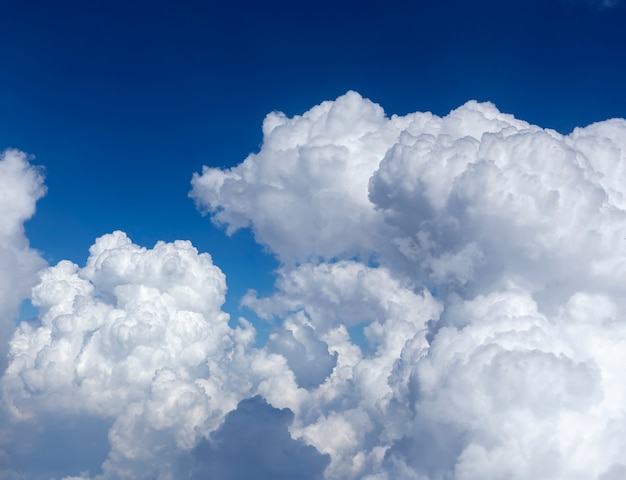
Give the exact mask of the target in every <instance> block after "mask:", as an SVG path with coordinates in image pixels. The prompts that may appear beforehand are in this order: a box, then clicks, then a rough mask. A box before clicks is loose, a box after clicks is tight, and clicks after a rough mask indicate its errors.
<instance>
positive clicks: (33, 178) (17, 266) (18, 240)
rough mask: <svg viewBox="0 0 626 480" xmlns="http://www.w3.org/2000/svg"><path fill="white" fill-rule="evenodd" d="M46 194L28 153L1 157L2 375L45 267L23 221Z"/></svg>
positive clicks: (0, 288) (0, 333) (0, 279)
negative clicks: (21, 312) (18, 322)
mask: <svg viewBox="0 0 626 480" xmlns="http://www.w3.org/2000/svg"><path fill="white" fill-rule="evenodd" d="M45 192H46V189H45V187H44V185H43V175H42V173H41V170H40V169H38V168H37V167H34V166H32V165H31V164H30V163H29V159H28V158H27V156H26V154H24V153H22V152H20V151H18V150H6V151H5V152H3V153H1V154H0V272H2V273H1V274H0V372H3V371H4V369H5V368H6V365H7V363H6V355H7V340H8V339H9V338H10V337H11V334H12V332H13V330H14V329H15V324H14V322H13V319H14V317H15V316H16V315H17V310H18V307H19V305H20V303H21V302H22V300H24V299H25V298H27V297H28V294H29V290H30V288H31V287H32V286H33V284H34V283H35V281H36V274H37V271H38V270H39V269H40V268H42V267H43V266H44V265H45V263H44V261H43V259H42V258H41V257H40V256H39V254H38V253H37V252H36V251H34V250H33V249H31V248H29V244H28V239H27V238H26V236H25V235H24V222H26V221H27V220H28V219H29V218H31V217H32V215H33V214H34V213H35V204H36V202H37V200H39V199H40V198H41V197H42V196H43V195H44V194H45Z"/></svg>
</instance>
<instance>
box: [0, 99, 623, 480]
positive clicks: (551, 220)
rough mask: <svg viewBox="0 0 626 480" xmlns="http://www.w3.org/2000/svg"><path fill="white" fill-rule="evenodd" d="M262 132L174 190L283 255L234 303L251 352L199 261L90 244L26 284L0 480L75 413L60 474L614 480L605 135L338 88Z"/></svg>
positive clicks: (610, 147) (618, 231)
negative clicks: (272, 283)
mask: <svg viewBox="0 0 626 480" xmlns="http://www.w3.org/2000/svg"><path fill="white" fill-rule="evenodd" d="M263 128H264V143H263V145H262V147H261V150H260V152H258V153H257V154H254V155H251V156H249V157H248V158H247V159H246V160H245V161H244V162H243V163H242V164H241V165H239V166H236V167H234V168H232V169H229V170H219V169H205V170H204V171H203V173H202V174H199V175H195V176H194V178H193V190H192V193H191V195H192V196H193V197H194V199H195V201H196V202H197V204H198V207H199V208H200V209H201V210H203V211H206V212H208V213H209V214H210V215H211V216H212V219H213V221H215V222H216V223H218V224H221V225H223V226H224V227H225V228H226V230H227V231H229V232H233V231H235V230H236V229H239V228H248V227H249V228H251V229H252V230H253V231H254V234H255V236H256V238H257V240H258V241H259V242H260V243H262V244H264V245H265V246H266V247H267V248H268V249H269V250H270V251H271V252H273V253H274V254H275V255H276V256H277V257H278V258H279V259H280V260H281V261H282V266H281V268H280V269H279V270H278V271H277V281H276V290H275V292H274V293H273V294H271V295H269V296H267V297H259V295H258V294H257V293H255V292H252V291H251V292H249V293H248V294H247V295H246V296H245V297H244V299H243V302H242V303H243V304H244V305H245V306H246V307H248V308H249V309H251V310H253V311H254V312H255V313H256V315H258V316H259V317H260V318H263V319H265V320H267V321H268V322H272V323H273V325H274V328H273V330H272V332H271V333H270V336H269V340H268V343H267V344H266V345H265V346H263V347H261V348H254V347H253V344H254V334H255V331H254V328H253V327H252V326H251V325H250V324H248V323H247V322H246V321H245V320H244V319H240V325H239V327H237V328H233V327H232V326H230V325H229V317H228V315H227V314H226V313H224V312H223V311H222V305H223V302H224V298H225V294H226V281H225V278H224V275H223V274H222V272H221V271H220V270H219V269H218V268H217V267H216V266H215V265H213V263H212V260H211V258H210V256H209V255H208V254H205V253H198V252H197V251H196V250H195V248H193V246H191V244H190V243H188V242H183V241H180V242H174V243H162V242H160V243H157V245H155V246H154V248H152V249H146V248H143V247H139V246H137V245H134V244H133V243H132V242H131V241H130V240H129V239H128V238H127V237H126V235H125V234H123V233H121V232H115V233H113V234H111V235H105V236H104V237H101V238H100V239H98V240H97V241H96V243H95V244H94V246H93V247H92V248H91V250H90V257H89V259H88V261H87V264H86V265H85V266H84V267H82V268H81V267H79V266H77V265H74V264H72V263H70V262H60V263H59V264H58V265H56V266H54V267H51V268H48V269H46V270H43V271H42V272H41V274H40V278H39V282H38V283H37V285H36V286H35V288H34V290H33V294H32V302H33V304H34V305H35V306H36V307H38V308H39V312H40V318H39V322H40V323H39V324H34V323H33V324H22V325H21V326H20V327H19V329H18V330H17V332H16V333H15V334H14V335H13V337H12V338H11V341H10V345H11V357H10V363H9V367H8V369H7V371H6V373H5V375H4V376H3V378H2V381H1V382H0V386H1V388H2V390H1V391H2V401H3V404H4V406H5V411H4V413H3V415H4V416H3V420H5V421H4V422H0V424H4V425H6V426H5V427H3V428H4V430H3V431H2V432H0V433H3V438H7V439H9V440H5V441H4V444H3V443H0V452H3V453H4V456H5V459H4V460H3V459H2V457H0V462H3V461H4V462H5V464H7V465H9V466H10V468H11V469H12V471H13V472H16V475H17V473H18V472H19V469H20V468H24V467H23V465H24V459H25V458H27V454H24V453H19V452H18V450H19V449H20V448H22V447H24V448H26V447H25V446H27V444H28V438H27V437H28V435H31V434H30V433H29V432H33V431H35V430H36V429H43V431H44V432H49V431H57V430H58V429H59V427H58V424H59V419H60V418H79V419H85V420H86V421H85V422H84V424H81V425H80V426H77V425H71V424H70V425H68V426H66V428H65V430H63V431H64V432H67V433H68V437H69V438H74V439H76V438H80V436H81V435H83V434H84V432H85V431H86V429H87V427H88V426H90V425H94V427H93V429H95V430H96V431H97V432H98V434H99V435H100V438H102V435H106V436H107V438H108V445H107V447H106V448H103V447H102V446H100V447H98V449H94V451H92V452H90V455H91V457H90V458H92V459H93V458H96V457H97V455H100V462H96V461H95V460H92V461H90V462H83V463H82V464H81V465H78V464H76V468H75V469H74V470H72V469H69V468H66V469H65V470H63V471H62V470H60V469H57V470H55V471H54V472H53V475H56V476H57V477H61V476H63V475H66V476H69V475H72V476H74V477H75V478H85V479H86V478H93V477H94V476H96V478H162V479H166V478H180V477H184V476H191V477H197V478H201V477H202V476H203V475H204V476H206V475H210V474H212V475H221V476H224V477H225V478H229V476H230V477H237V476H241V475H246V474H247V473H246V472H248V470H247V467H248V466H250V465H253V466H254V468H255V469H256V471H257V472H260V473H259V475H260V476H263V475H265V476H267V477H271V476H272V475H273V476H275V477H276V476H280V475H283V476H286V477H289V476H294V475H295V474H294V472H295V471H297V468H298V465H299V464H300V466H301V467H302V468H307V469H308V470H307V472H308V474H309V476H310V477H312V478H317V477H319V475H320V474H321V472H322V470H323V475H324V476H325V478H329V479H339V478H341V479H345V478H370V479H373V478H378V479H392V478H414V479H420V480H424V479H430V480H436V479H444V478H454V479H468V480H469V479H478V478H480V479H483V478H512V479H516V478H518V479H526V478H567V479H570V478H581V479H582V478H585V479H586V478H603V479H610V478H617V477H619V475H621V474H622V472H623V470H624V468H625V467H624V465H626V458H625V456H624V453H623V452H625V451H626V448H625V447H626V417H625V416H624V414H623V405H624V402H626V380H624V379H623V375H622V373H621V370H622V369H623V365H624V363H625V362H626V353H624V352H626V348H625V347H626V323H625V322H624V311H625V307H626V301H625V297H624V295H623V288H622V285H623V284H624V282H625V281H626V278H625V276H626V241H625V240H624V237H625V236H626V199H625V196H624V195H625V194H626V187H625V186H624V185H626V178H625V177H626V143H625V141H624V139H625V138H626V121H624V120H609V121H606V122H601V123H598V124H594V125H590V126H588V127H585V128H579V129H576V130H574V131H573V132H572V133H571V134H569V135H561V134H559V133H558V132H555V131H552V130H545V129H542V128H540V127H538V126H534V125H530V124H528V123H526V122H523V121H521V120H518V119H515V118H514V117H513V116H511V115H506V114H502V113H501V112H499V111H498V110H497V108H496V107H495V106H494V105H491V104H488V103H482V104H481V103H477V102H468V103H467V104H465V105H463V106H461V107H459V108H458V109H456V110H453V111H452V112H450V113H449V114H448V115H446V116H443V117H438V116H435V115H432V114H430V113H414V114H410V115H406V116H403V117H398V116H393V117H386V116H385V115H384V112H383V111H382V109H381V108H380V107H379V106H377V105H375V104H374V103H372V102H370V101H369V100H365V99H363V98H361V97H360V96H359V95H358V94H356V93H354V92H350V93H348V94H346V95H345V96H343V97H340V98H339V99H337V100H336V101H334V102H324V103H323V104H321V105H319V106H316V107H314V108H313V109H311V110H310V111H309V112H306V113H305V114H303V115H302V116H298V117H295V118H293V119H290V118H287V117H286V116H285V115H282V114H280V113H273V114H270V115H269V116H268V117H267V119H266V121H265V123H264V127H263ZM361 332H362V333H361ZM361 336H362V339H361V340H359V341H357V340H356V339H357V338H359V337H361ZM285 409H289V410H285ZM87 419H90V422H91V423H89V422H87ZM20 426H21V427H20ZM55 429H57V430H55ZM287 432H288V433H289V435H288V434H287ZM50 435H51V436H52V434H50ZM31 436H32V435H31ZM260 439H266V440H267V442H266V443H265V444H264V445H263V446H262V448H259V449H258V450H256V451H254V452H252V451H250V448H251V445H254V444H255V443H258V442H259V441H260ZM7 442H8V443H7ZM31 443H32V442H31ZM313 447H314V448H313ZM20 451H21V450H20ZM281 452H283V453H284V452H290V453H289V455H287V456H285V455H283V453H281ZM11 455H13V456H14V457H15V458H17V459H18V460H17V461H16V460H12V459H11V458H8V457H10V456H11ZM7 458H8V459H7ZM272 458H273V459H274V460H275V461H272ZM242 459H246V462H247V463H246V464H243V463H241V462H240V460H242ZM294 459H297V461H294ZM11 462H12V463H11ZM102 462H104V463H103V464H102V468H101V469H100V467H99V463H102ZM237 462H239V463H237ZM94 463H97V464H98V466H96V467H94ZM0 465H2V463H0ZM87 470H88V471H87ZM81 472H82V473H81ZM26 473H28V472H26ZM30 473H31V474H32V475H31V478H37V476H36V474H37V472H34V471H31V472H30ZM98 475H99V476H98ZM68 478H70V477H68Z"/></svg>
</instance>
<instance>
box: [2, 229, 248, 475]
mask: <svg viewBox="0 0 626 480" xmlns="http://www.w3.org/2000/svg"><path fill="white" fill-rule="evenodd" d="M225 293H226V284H225V277H224V275H223V273H222V272H221V271H220V270H219V269H218V268H217V267H216V266H215V265H213V263H212V260H211V257H210V256H209V255H208V254H206V253H204V254H199V253H198V252H197V250H196V249H195V248H194V247H193V246H192V245H191V244H190V243H189V242H185V241H177V242H174V243H163V242H159V243H157V244H156V245H155V246H154V248H152V249H146V248H143V247H139V246H137V245H135V244H133V243H132V242H131V241H130V239H129V238H128V237H127V236H126V235H125V234H124V233H122V232H115V233H113V234H110V235H105V236H103V237H101V238H99V239H98V240H97V241H96V243H95V244H94V245H93V246H92V247H91V249H90V256H89V259H88V261H87V265H86V266H85V267H83V268H80V267H78V266H77V265H75V264H73V263H71V262H68V261H62V262H60V263H59V264H58V265H56V266H54V267H50V268H48V269H46V270H44V271H42V272H41V274H40V279H39V283H38V284H37V285H36V286H35V287H34V289H33V295H32V303H33V304H34V305H35V306H36V307H37V308H38V309H39V312H40V319H39V320H40V322H39V324H35V325H33V324H31V323H22V324H21V325H20V326H19V328H18V330H17V332H16V333H15V334H14V336H13V338H12V339H11V343H10V345H11V348H10V354H9V358H10V364H9V367H8V369H7V371H6V373H5V375H4V377H3V379H2V394H3V400H4V406H5V409H6V410H7V411H8V415H9V418H10V420H11V421H12V422H18V421H20V420H21V421H22V422H24V423H25V424H26V425H32V424H33V423H35V424H36V423H38V422H40V420H39V419H40V417H42V416H43V417H44V418H50V417H51V418H56V417H58V416H59V415H64V416H66V415H76V416H79V417H85V418H96V419H102V420H104V422H102V424H104V425H106V424H107V422H106V421H108V427H109V430H108V441H109V443H110V451H109V452H108V454H107V456H106V457H105V458H101V459H100V463H103V462H104V463H103V472H104V476H105V478H148V477H159V476H160V475H163V474H164V472H165V473H167V472H168V471H170V470H172V469H174V466H175V465H176V464H177V462H178V461H179V457H180V453H179V451H183V452H185V451H187V452H189V451H190V449H191V448H192V447H193V446H195V445H196V443H197V441H198V440H199V439H200V438H201V437H202V436H203V435H205V434H207V433H208V432H211V431H213V430H214V429H215V428H217V426H219V424H220V423H221V421H222V419H223V417H224V415H226V414H227V413H228V412H229V411H231V410H232V409H234V408H235V407H236V405H237V403H238V402H239V400H240V399H241V398H242V396H245V395H247V393H248V391H249V390H250V389H251V380H250V378H249V377H250V376H249V375H248V371H249V368H248V364H247V363H248V362H249V358H248V357H247V356H246V355H250V354H248V353H244V352H246V350H247V349H248V347H249V346H250V344H251V343H252V342H253V337H254V331H253V329H252V327H251V326H250V325H249V324H248V323H247V322H245V321H243V320H242V322H241V324H240V326H238V327H236V328H231V327H230V326H229V325H228V321H229V316H228V315H227V314H226V313H224V312H223V311H221V309H220V308H221V305H222V304H223V302H224V295H225ZM157 455H158V457H159V462H157V461H156V458H157ZM140 472H141V473H140ZM75 473H79V472H71V471H68V472H65V474H66V475H68V474H75ZM159 478H161V477H159ZM163 478H164V477H163Z"/></svg>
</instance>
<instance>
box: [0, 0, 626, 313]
mask: <svg viewBox="0 0 626 480" xmlns="http://www.w3.org/2000/svg"><path fill="white" fill-rule="evenodd" d="M0 18H2V27H1V31H2V41H1V42H0V68H1V69H2V70H1V72H0V112H1V114H0V147H1V148H2V149H4V148H7V147H15V148H18V149H20V150H23V151H26V152H28V153H29V154H32V155H34V156H35V157H36V160H35V161H34V163H36V164H41V165H44V166H45V168H46V184H47V186H48V194H47V196H46V197H45V198H44V199H43V200H41V201H40V202H39V203H38V211H37V214H36V215H35V217H34V218H33V219H32V220H31V221H29V222H28V224H27V235H28V237H29V238H30V240H31V244H32V246H34V247H35V248H37V249H39V250H41V251H42V252H43V253H44V256H45V258H46V259H47V260H48V261H49V262H50V263H51V264H54V263H56V262H57V261H59V260H61V259H70V260H72V261H75V262H77V263H79V264H82V263H83V262H84V260H85V258H86V256H87V249H88V247H89V246H90V245H91V244H92V243H93V241H94V239H95V238H96V237H98V236H100V235H102V234H104V233H107V232H111V231H113V230H115V229H121V230H123V231H125V232H127V233H128V234H129V236H130V237H131V238H132V239H133V240H134V241H135V242H137V243H139V244H141V245H145V246H148V247H149V246H152V245H153V244H154V243H155V242H156V241H157V240H159V239H162V240H174V239H179V238H181V239H190V240H191V241H192V242H193V243H194V245H196V246H197V247H198V248H199V249H200V250H201V251H208V252H210V253H211V254H212V255H213V257H214V260H215V262H216V264H217V265H218V266H220V268H222V269H223V270H224V271H225V272H226V274H227V277H228V283H229V288H230V291H231V293H232V295H230V296H229V305H230V306H231V308H232V307H233V306H234V305H236V304H237V303H238V301H239V297H240V296H241V294H243V293H244V291H245V289H246V288H248V287H250V286H255V287H256V288H259V289H261V290H263V289H264V288H268V289H269V288H270V287H271V270H272V269H273V268H274V267H275V265H276V264H275V262H274V261H273V260H272V259H271V258H269V257H266V256H264V255H263V253H262V250H261V248H260V247H258V246H256V245H255V244H254V242H253V241H252V239H251V235H250V233H249V232H248V231H241V232H238V233H237V234H235V235H234V236H233V237H232V238H227V237H226V235H225V234H224V233H223V232H222V231H221V230H218V229H216V228H214V227H213V226H212V225H211V223H210V221H209V219H208V218H203V217H201V216H200V215H199V214H198V213H197V211H196V210H195V208H194V205H193V202H192V201H191V200H190V199H189V198H188V197H187V194H188V191H189V189H190V185H189V181H190V178H191V175H192V173H193V172H195V171H199V170H200V169H201V167H202V165H209V166H218V167H228V166H232V165H236V164H238V163H239V162H241V161H242V160H243V159H244V158H245V157H246V155H247V154H248V153H250V152H254V151H257V150H258V147H259V143H260V141H261V122H262V120H263V118H264V116H265V115H266V114H267V113H268V112H270V111H272V110H280V111H283V112H285V113H286V114H287V115H294V114H298V113H302V112H304V111H305V110H307V109H308V108H310V107H311V106H312V105H315V104H317V103H319V102H320V101H322V100H327V99H334V98H336V97H337V96H338V95H341V94H343V93H345V92H346V91H347V90H349V89H353V90H356V91H358V92H360V93H361V94H362V95H363V96H365V97H367V98H370V99H372V100H373V101H375V102H377V103H380V104H381V105H382V106H383V107H384V108H385V110H386V112H387V114H393V113H398V114H405V113H407V112H412V111H416V110H419V111H432V112H434V113H436V114H445V113H447V112H448V111H449V110H451V109H453V108H456V107H458V106H459V105H461V104H462V103H464V102H465V101H467V100H469V99H477V100H480V101H484V100H489V101H492V102H494V103H495V104H496V105H497V107H498V108H499V109H500V110H501V111H503V112H507V113H512V114H514V115H515V116H517V117H518V118H522V119H525V120H527V121H529V122H531V123H536V124H539V125H541V126H542V127H550V128H554V129H557V130H558V131H560V132H563V133H567V132H569V131H571V129H572V128H573V127H574V126H581V125H586V124H589V123H591V122H594V121H598V120H603V119H606V118H610V117H616V116H620V117H621V116H624V112H625V111H626V90H625V89H624V85H626V58H625V57H626V48H625V47H626V29H625V28H623V27H624V25H625V24H626V8H623V6H621V5H619V4H617V5H614V6H612V7H611V8H607V7H604V6H603V2H601V1H597V2H594V1H584V0H579V1H574V0H572V1H566V0H563V1H560V0H541V1H538V0H530V1H526V2H503V1H489V0H487V1H478V2H465V1H437V2H421V1H399V0H388V1H385V2H381V1H359V2H351V1H349V2H346V1H343V2H342V1H336V0H335V1H332V2H331V1H326V0H324V1H316V2H292V1H266V2H201V1H190V2H171V1H154V0H150V1H147V0H138V1H107V2H104V1H94V2H82V1H66V0H60V1H57V2H47V1H31V0H20V1H17V0H6V1H3V2H2V4H1V5H0ZM242 276H244V277H245V281H244V282H241V283H240V282H239V281H238V278H242Z"/></svg>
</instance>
